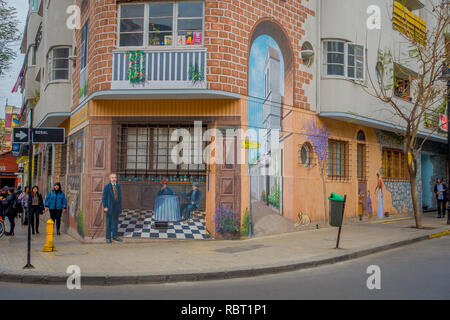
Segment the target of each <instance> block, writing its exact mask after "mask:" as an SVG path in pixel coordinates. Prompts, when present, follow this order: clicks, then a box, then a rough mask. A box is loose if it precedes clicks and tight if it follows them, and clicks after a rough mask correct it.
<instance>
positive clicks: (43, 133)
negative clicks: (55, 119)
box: [33, 128, 65, 143]
mask: <svg viewBox="0 0 450 320" xmlns="http://www.w3.org/2000/svg"><path fill="white" fill-rule="evenodd" d="M64 142H65V130H64V128H38V129H33V143H64Z"/></svg>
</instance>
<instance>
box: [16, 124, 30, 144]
mask: <svg viewBox="0 0 450 320" xmlns="http://www.w3.org/2000/svg"><path fill="white" fill-rule="evenodd" d="M29 131H30V129H28V128H18V127H16V128H13V143H28V142H29V140H30V132H29Z"/></svg>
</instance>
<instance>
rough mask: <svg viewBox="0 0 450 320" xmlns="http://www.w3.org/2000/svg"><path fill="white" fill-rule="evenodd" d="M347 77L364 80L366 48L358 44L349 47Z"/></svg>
mask: <svg viewBox="0 0 450 320" xmlns="http://www.w3.org/2000/svg"><path fill="white" fill-rule="evenodd" d="M347 76H348V77H349V78H355V79H363V78H364V47H363V46H359V45H356V44H349V45H348V66H347Z"/></svg>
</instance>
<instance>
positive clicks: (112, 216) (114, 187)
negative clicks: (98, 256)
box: [102, 173, 123, 243]
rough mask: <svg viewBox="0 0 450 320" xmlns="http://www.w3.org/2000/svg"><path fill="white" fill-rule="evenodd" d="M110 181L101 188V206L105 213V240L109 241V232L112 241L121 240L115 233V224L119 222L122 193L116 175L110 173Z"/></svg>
mask: <svg viewBox="0 0 450 320" xmlns="http://www.w3.org/2000/svg"><path fill="white" fill-rule="evenodd" d="M110 179H111V183H108V184H107V185H106V186H105V188H104V189H103V196H102V202H103V208H104V211H105V214H106V242H107V243H111V234H112V239H113V240H114V241H118V242H122V241H123V240H122V239H120V238H119V237H118V235H117V226H118V224H119V215H120V213H121V212H122V194H121V192H120V186H119V184H118V183H117V175H116V174H115V173H112V174H111V175H110Z"/></svg>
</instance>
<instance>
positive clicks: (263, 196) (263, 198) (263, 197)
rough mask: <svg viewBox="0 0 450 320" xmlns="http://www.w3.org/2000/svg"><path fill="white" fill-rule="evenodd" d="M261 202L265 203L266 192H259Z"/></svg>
mask: <svg viewBox="0 0 450 320" xmlns="http://www.w3.org/2000/svg"><path fill="white" fill-rule="evenodd" d="M261 200H262V201H264V202H265V201H267V198H266V192H265V191H263V192H261Z"/></svg>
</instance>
